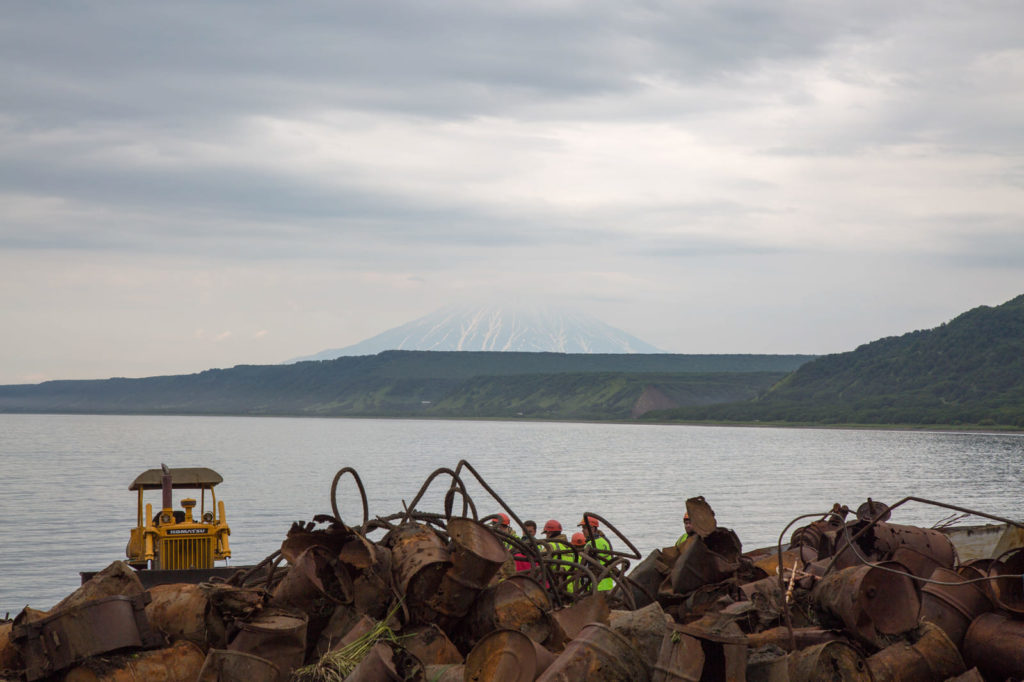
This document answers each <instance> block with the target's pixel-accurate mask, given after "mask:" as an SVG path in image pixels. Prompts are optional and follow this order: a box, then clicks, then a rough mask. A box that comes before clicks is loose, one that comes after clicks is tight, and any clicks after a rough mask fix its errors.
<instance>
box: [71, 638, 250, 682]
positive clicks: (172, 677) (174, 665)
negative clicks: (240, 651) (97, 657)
mask: <svg viewBox="0 0 1024 682" xmlns="http://www.w3.org/2000/svg"><path fill="white" fill-rule="evenodd" d="M205 660H206V655H205V654H204V653H203V650H202V649H200V648H199V647H198V646H196V645H195V644H193V643H192V642H186V641H185V640H182V641H180V642H176V643H175V644H174V645H173V646H171V647H168V648H165V649H154V650H151V651H144V652H142V653H138V654H133V655H131V656H115V657H112V658H110V659H107V660H104V662H103V665H102V666H100V665H96V664H95V663H93V664H92V665H89V663H90V662H89V661H87V662H86V664H84V665H80V666H78V667H77V668H72V669H71V670H69V671H67V672H66V673H65V674H64V677H63V678H62V680H61V682H139V680H160V681H161V682H195V681H196V679H197V677H198V676H199V674H200V672H201V671H202V669H203V663H204V661H205ZM236 679H238V678H236ZM244 679H245V682H259V680H253V679H249V678H244Z"/></svg>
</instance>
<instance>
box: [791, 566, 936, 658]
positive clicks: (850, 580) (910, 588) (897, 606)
mask: <svg viewBox="0 0 1024 682" xmlns="http://www.w3.org/2000/svg"><path fill="white" fill-rule="evenodd" d="M885 568H892V569H894V570H900V571H905V570H906V568H905V567H903V566H901V565H900V564H897V563H894V562H885V563H884V564H882V565H881V567H875V566H854V567H851V568H846V569H843V570H841V571H838V572H836V573H830V574H829V575H826V576H825V577H824V578H822V579H821V581H819V582H818V584H817V585H816V586H815V587H814V590H813V591H812V593H811V595H812V598H813V599H814V600H815V602H816V603H817V604H818V605H819V607H820V608H822V609H824V610H825V611H827V612H829V613H831V614H832V615H833V616H836V617H837V618H839V619H840V620H842V621H843V623H844V624H845V625H846V629H847V631H848V632H850V633H852V634H854V635H856V636H857V637H858V638H859V639H861V640H862V641H864V642H866V643H868V644H871V645H872V646H874V645H876V642H878V641H879V640H880V635H900V634H902V633H904V632H907V631H908V630H911V629H912V628H914V627H915V626H916V625H917V620H918V614H919V613H920V610H921V599H920V596H919V595H918V591H917V586H916V584H915V581H914V580H913V579H911V578H910V577H908V576H906V575H900V574H898V573H892V572H890V571H887V570H885Z"/></svg>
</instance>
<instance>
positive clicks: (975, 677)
mask: <svg viewBox="0 0 1024 682" xmlns="http://www.w3.org/2000/svg"><path fill="white" fill-rule="evenodd" d="M946 682H985V678H984V677H982V676H981V673H980V672H978V669H977V668H971V669H970V670H968V671H967V672H965V673H964V674H963V675H957V676H956V677H951V678H949V679H948V680H946Z"/></svg>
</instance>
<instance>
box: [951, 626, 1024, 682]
mask: <svg viewBox="0 0 1024 682" xmlns="http://www.w3.org/2000/svg"><path fill="white" fill-rule="evenodd" d="M963 653H964V659H965V660H966V662H967V665H973V666H977V667H978V670H980V671H981V672H982V673H983V674H984V675H985V678H986V679H992V680H1006V679H1011V678H1012V679H1020V678H1024V620H1014V619H1011V618H1008V617H1007V616H1005V615H1003V614H1001V613H983V614H982V615H980V616H978V617H977V618H975V619H974V622H973V623H971V627H969V628H967V634H966V635H964V645H963Z"/></svg>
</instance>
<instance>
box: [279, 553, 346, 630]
mask: <svg viewBox="0 0 1024 682" xmlns="http://www.w3.org/2000/svg"><path fill="white" fill-rule="evenodd" d="M330 563H331V554H330V551H329V550H328V549H327V548H326V547H321V546H319V545H312V546H310V547H307V548H306V549H304V550H303V551H302V553H300V554H299V555H298V557H296V558H295V561H294V563H292V564H291V565H290V566H289V569H288V572H287V573H286V574H285V576H284V578H283V579H282V580H281V582H280V583H278V585H277V587H276V588H275V589H274V594H273V596H272V597H271V599H270V602H269V604H270V606H273V607H275V608H280V609H292V610H295V611H305V612H307V613H308V612H311V611H313V609H314V605H315V603H316V602H317V600H321V599H324V598H327V599H329V600H330V601H333V602H337V601H338V599H337V598H335V597H334V596H331V595H329V594H328V591H327V587H326V585H325V578H326V577H327V576H328V574H331V573H333V572H332V571H331V569H330ZM338 576H343V578H342V580H344V581H345V585H344V587H343V589H342V593H346V592H347V594H348V599H346V600H345V601H351V595H352V583H351V580H350V579H348V574H347V573H344V572H339V573H337V574H333V575H331V576H330V577H331V578H333V579H334V580H337V578H338Z"/></svg>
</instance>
